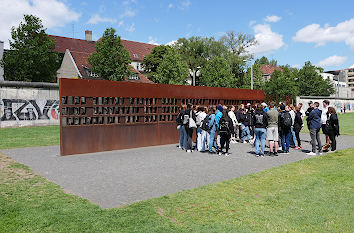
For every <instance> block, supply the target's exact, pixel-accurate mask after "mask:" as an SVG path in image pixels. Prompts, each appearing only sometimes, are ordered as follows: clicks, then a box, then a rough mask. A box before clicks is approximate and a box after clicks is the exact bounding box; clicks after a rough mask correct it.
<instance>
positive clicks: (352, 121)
mask: <svg viewBox="0 0 354 233" xmlns="http://www.w3.org/2000/svg"><path fill="white" fill-rule="evenodd" d="M338 120H339V131H340V134H343V135H344V134H346V135H354V113H346V114H338ZM304 124H305V126H304V127H303V128H302V130H301V132H302V133H308V132H309V131H308V128H307V124H306V119H305V120H304ZM321 132H322V130H321Z"/></svg>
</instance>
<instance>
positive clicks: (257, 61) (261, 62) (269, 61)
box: [254, 56, 278, 66]
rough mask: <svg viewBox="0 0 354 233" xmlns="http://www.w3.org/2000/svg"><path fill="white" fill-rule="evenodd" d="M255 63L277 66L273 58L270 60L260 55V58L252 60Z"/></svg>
mask: <svg viewBox="0 0 354 233" xmlns="http://www.w3.org/2000/svg"><path fill="white" fill-rule="evenodd" d="M254 63H255V64H259V65H262V64H263V65H271V66H277V65H278V61H277V60H275V59H272V60H268V58H267V57H265V56H263V57H261V58H260V59H259V58H258V59H256V60H255V61H254Z"/></svg>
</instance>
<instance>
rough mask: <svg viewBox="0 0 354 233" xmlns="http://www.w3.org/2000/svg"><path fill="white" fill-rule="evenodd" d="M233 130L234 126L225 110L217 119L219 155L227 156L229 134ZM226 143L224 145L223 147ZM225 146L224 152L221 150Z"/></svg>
mask: <svg viewBox="0 0 354 233" xmlns="http://www.w3.org/2000/svg"><path fill="white" fill-rule="evenodd" d="M233 132H234V126H233V122H232V120H231V118H230V117H229V115H228V113H227V110H224V111H223V112H222V117H221V118H220V121H219V134H220V150H219V155H225V156H229V155H230V154H229V148H230V139H231V134H232V133H233ZM225 144H226V147H225ZM224 147H225V150H226V152H225V153H224V152H223V148H224Z"/></svg>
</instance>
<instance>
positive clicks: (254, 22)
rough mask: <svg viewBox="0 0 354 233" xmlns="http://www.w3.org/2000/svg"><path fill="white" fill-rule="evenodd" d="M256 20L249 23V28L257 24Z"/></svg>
mask: <svg viewBox="0 0 354 233" xmlns="http://www.w3.org/2000/svg"><path fill="white" fill-rule="evenodd" d="M256 22H257V21H256V20H251V21H250V22H249V23H248V26H250V27H252V26H253V25H255V24H256Z"/></svg>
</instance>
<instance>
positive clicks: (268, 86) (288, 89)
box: [264, 69, 298, 96]
mask: <svg viewBox="0 0 354 233" xmlns="http://www.w3.org/2000/svg"><path fill="white" fill-rule="evenodd" d="M264 90H265V92H266V94H268V95H279V96H289V95H293V96H295V95H297V94H298V87H297V86H296V82H295V78H294V74H292V73H291V72H290V70H289V69H285V70H283V71H279V70H274V72H273V74H272V78H271V79H270V80H269V81H268V82H266V83H265V89H264Z"/></svg>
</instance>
